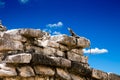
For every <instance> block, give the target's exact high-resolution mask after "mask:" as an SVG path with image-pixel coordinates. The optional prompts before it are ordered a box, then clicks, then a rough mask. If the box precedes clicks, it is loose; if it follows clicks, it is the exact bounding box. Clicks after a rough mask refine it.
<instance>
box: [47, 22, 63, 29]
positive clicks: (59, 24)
mask: <svg viewBox="0 0 120 80" xmlns="http://www.w3.org/2000/svg"><path fill="white" fill-rule="evenodd" d="M62 26H63V23H62V22H58V23H54V24H48V25H47V27H50V28H53V27H55V28H57V27H62Z"/></svg>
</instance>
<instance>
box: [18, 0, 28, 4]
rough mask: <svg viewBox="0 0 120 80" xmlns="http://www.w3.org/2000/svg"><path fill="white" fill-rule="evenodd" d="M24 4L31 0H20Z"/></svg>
mask: <svg viewBox="0 0 120 80" xmlns="http://www.w3.org/2000/svg"><path fill="white" fill-rule="evenodd" d="M19 1H20V2H21V3H22V4H25V3H27V2H28V1H29V0H19Z"/></svg>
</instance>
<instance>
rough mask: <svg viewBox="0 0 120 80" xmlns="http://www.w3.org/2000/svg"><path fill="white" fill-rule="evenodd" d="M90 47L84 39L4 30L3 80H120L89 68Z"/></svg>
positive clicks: (0, 51) (0, 38)
mask: <svg viewBox="0 0 120 80" xmlns="http://www.w3.org/2000/svg"><path fill="white" fill-rule="evenodd" d="M0 26H2V25H0ZM89 46H90V41H89V40H88V39H86V38H83V37H77V38H76V37H74V36H68V35H64V34H63V35H55V36H50V35H49V34H48V33H47V32H43V31H41V30H36V29H14V30H8V31H6V28H5V27H4V26H2V27H0V80H120V76H119V75H116V74H113V73H110V74H108V73H106V72H103V71H100V70H96V69H94V68H90V66H89V64H88V57H87V56H84V54H83V50H82V49H83V48H86V47H89Z"/></svg>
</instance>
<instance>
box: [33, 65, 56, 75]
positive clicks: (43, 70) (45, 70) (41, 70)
mask: <svg viewBox="0 0 120 80" xmlns="http://www.w3.org/2000/svg"><path fill="white" fill-rule="evenodd" d="M34 70H35V72H36V74H41V75H45V76H54V74H55V71H54V70H53V69H52V68H50V67H46V66H35V67H34Z"/></svg>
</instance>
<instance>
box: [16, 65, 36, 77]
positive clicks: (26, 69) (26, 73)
mask: <svg viewBox="0 0 120 80" xmlns="http://www.w3.org/2000/svg"><path fill="white" fill-rule="evenodd" d="M17 70H18V71H19V75H20V76H21V77H31V76H35V73H34V71H33V69H32V68H31V67H30V66H23V67H18V68H17Z"/></svg>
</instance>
